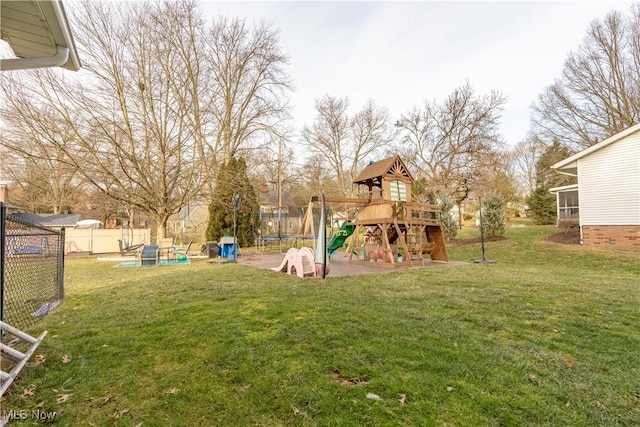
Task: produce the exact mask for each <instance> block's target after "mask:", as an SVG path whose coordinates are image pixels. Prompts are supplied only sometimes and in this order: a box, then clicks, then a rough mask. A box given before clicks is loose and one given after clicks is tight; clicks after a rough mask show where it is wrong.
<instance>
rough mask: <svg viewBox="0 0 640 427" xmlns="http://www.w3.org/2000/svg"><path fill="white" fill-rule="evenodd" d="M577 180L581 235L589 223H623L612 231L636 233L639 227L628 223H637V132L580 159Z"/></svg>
mask: <svg viewBox="0 0 640 427" xmlns="http://www.w3.org/2000/svg"><path fill="white" fill-rule="evenodd" d="M578 183H579V188H578V191H579V198H580V225H581V226H582V227H583V235H585V233H588V232H590V230H593V228H590V226H624V227H616V231H615V234H617V233H618V232H619V230H618V229H625V230H626V229H628V231H629V232H631V233H632V236H631V237H634V236H638V234H639V233H640V231H639V230H638V227H627V226H637V225H640V185H639V183H640V131H638V132H635V133H633V134H631V135H628V136H627V137H626V138H623V139H621V140H619V141H617V142H615V143H613V144H610V145H608V146H606V147H603V148H602V149H601V150H598V151H596V152H594V153H591V154H590V155H588V156H585V157H583V158H582V159H579V160H578ZM604 229H606V227H605V228H601V229H600V231H602V230H604ZM600 231H599V232H600ZM600 234H602V233H600ZM589 240H593V239H591V238H590V239H589ZM584 242H585V244H586V243H587V239H586V238H585V239H584Z"/></svg>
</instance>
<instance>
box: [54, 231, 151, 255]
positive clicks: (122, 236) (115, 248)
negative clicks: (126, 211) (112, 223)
mask: <svg viewBox="0 0 640 427" xmlns="http://www.w3.org/2000/svg"><path fill="white" fill-rule="evenodd" d="M118 240H122V242H123V245H124V246H125V247H126V246H132V245H137V244H140V243H144V244H146V245H148V244H150V243H151V229H149V228H134V229H127V228H116V229H111V228H108V229H94V228H67V229H65V253H67V254H68V253H71V252H89V253H92V254H108V253H119V252H120V246H119V244H118Z"/></svg>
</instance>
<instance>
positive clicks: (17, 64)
mask: <svg viewBox="0 0 640 427" xmlns="http://www.w3.org/2000/svg"><path fill="white" fill-rule="evenodd" d="M68 60H69V48H67V47H62V46H58V52H57V53H56V54H55V55H53V56H44V57H40V58H12V59H2V60H0V69H1V70H2V71H13V70H26V69H30V68H49V67H62V66H63V65H64V64H66V63H67V61H68Z"/></svg>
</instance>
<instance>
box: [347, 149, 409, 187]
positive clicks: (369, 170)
mask: <svg viewBox="0 0 640 427" xmlns="http://www.w3.org/2000/svg"><path fill="white" fill-rule="evenodd" d="M383 176H390V177H395V178H397V179H401V180H403V181H408V182H413V177H412V176H411V173H409V170H408V169H407V166H406V165H405V164H404V162H403V161H402V159H401V158H400V156H398V155H395V156H392V157H388V158H386V159H382V160H379V161H377V162H374V163H371V164H369V165H368V166H367V167H366V168H364V169H363V170H362V172H360V175H358V176H357V177H356V179H354V180H353V183H354V184H369V183H371V184H373V185H377V186H378V187H380V186H382V177H383Z"/></svg>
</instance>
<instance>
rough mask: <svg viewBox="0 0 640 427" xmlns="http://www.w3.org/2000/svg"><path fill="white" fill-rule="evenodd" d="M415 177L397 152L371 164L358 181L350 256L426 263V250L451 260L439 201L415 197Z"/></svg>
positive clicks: (383, 261) (433, 257)
mask: <svg viewBox="0 0 640 427" xmlns="http://www.w3.org/2000/svg"><path fill="white" fill-rule="evenodd" d="M413 181H414V180H413V177H412V176H411V174H410V173H409V170H408V169H407V167H406V166H405V164H404V162H403V161H402V159H401V158H400V157H399V156H393V157H389V158H386V159H383V160H380V161H378V162H374V163H371V164H370V165H368V166H367V167H366V168H364V170H362V172H361V173H360V175H358V177H357V178H356V179H355V180H354V181H353V183H354V184H355V185H357V186H358V199H360V200H365V201H366V204H364V205H362V204H358V207H357V208H356V215H355V229H354V230H353V236H352V238H351V242H350V244H349V247H348V249H347V252H346V253H347V254H348V255H349V256H350V261H353V260H354V259H353V258H354V256H355V257H356V259H357V260H358V261H363V262H377V263H381V264H383V265H389V266H393V265H395V264H397V263H408V264H410V265H412V266H413V265H422V263H423V254H429V256H430V258H431V260H433V261H442V262H448V261H449V258H448V256H447V250H446V247H445V241H444V234H443V232H442V228H441V223H440V207H439V206H438V205H432V204H426V203H418V202H413V201H412V200H411V184H412V183H413Z"/></svg>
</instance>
